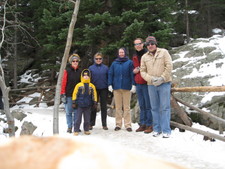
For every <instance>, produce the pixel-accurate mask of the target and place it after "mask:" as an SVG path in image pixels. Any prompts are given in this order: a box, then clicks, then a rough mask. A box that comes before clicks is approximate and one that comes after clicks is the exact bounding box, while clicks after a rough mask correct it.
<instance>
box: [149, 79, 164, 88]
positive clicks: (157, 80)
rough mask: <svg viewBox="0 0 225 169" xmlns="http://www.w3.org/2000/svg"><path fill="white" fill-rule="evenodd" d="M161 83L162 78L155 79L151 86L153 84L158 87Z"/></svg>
mask: <svg viewBox="0 0 225 169" xmlns="http://www.w3.org/2000/svg"><path fill="white" fill-rule="evenodd" d="M163 82H164V79H163V77H157V78H156V79H155V80H154V81H153V82H152V84H153V85H154V86H159V85H161V84H162V83H163Z"/></svg>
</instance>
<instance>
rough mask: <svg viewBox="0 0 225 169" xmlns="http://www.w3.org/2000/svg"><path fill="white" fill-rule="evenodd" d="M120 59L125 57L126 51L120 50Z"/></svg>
mask: <svg viewBox="0 0 225 169" xmlns="http://www.w3.org/2000/svg"><path fill="white" fill-rule="evenodd" d="M119 57H121V58H123V57H125V51H124V50H123V49H119Z"/></svg>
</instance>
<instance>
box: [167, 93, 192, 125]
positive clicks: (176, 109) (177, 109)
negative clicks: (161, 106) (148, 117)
mask: <svg viewBox="0 0 225 169" xmlns="http://www.w3.org/2000/svg"><path fill="white" fill-rule="evenodd" d="M171 106H172V108H173V110H174V113H176V114H177V115H178V116H179V117H180V118H181V120H182V121H183V122H184V124H185V125H188V126H192V120H191V119H190V118H189V117H188V116H187V114H186V112H185V111H184V110H183V109H182V108H181V107H180V105H179V104H178V103H177V101H176V99H175V98H174V96H173V95H171Z"/></svg>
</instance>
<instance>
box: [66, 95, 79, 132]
mask: <svg viewBox="0 0 225 169" xmlns="http://www.w3.org/2000/svg"><path fill="white" fill-rule="evenodd" d="M72 104H73V103H72V97H66V104H65V110H66V122H67V126H68V128H72V127H73V121H74V120H75V117H76V112H77V109H74V108H73V107H72Z"/></svg>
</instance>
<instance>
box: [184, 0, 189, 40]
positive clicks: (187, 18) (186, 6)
mask: <svg viewBox="0 0 225 169" xmlns="http://www.w3.org/2000/svg"><path fill="white" fill-rule="evenodd" d="M185 21H186V36H187V43H189V42H190V34H189V31H190V29H189V17H188V0H185Z"/></svg>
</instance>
